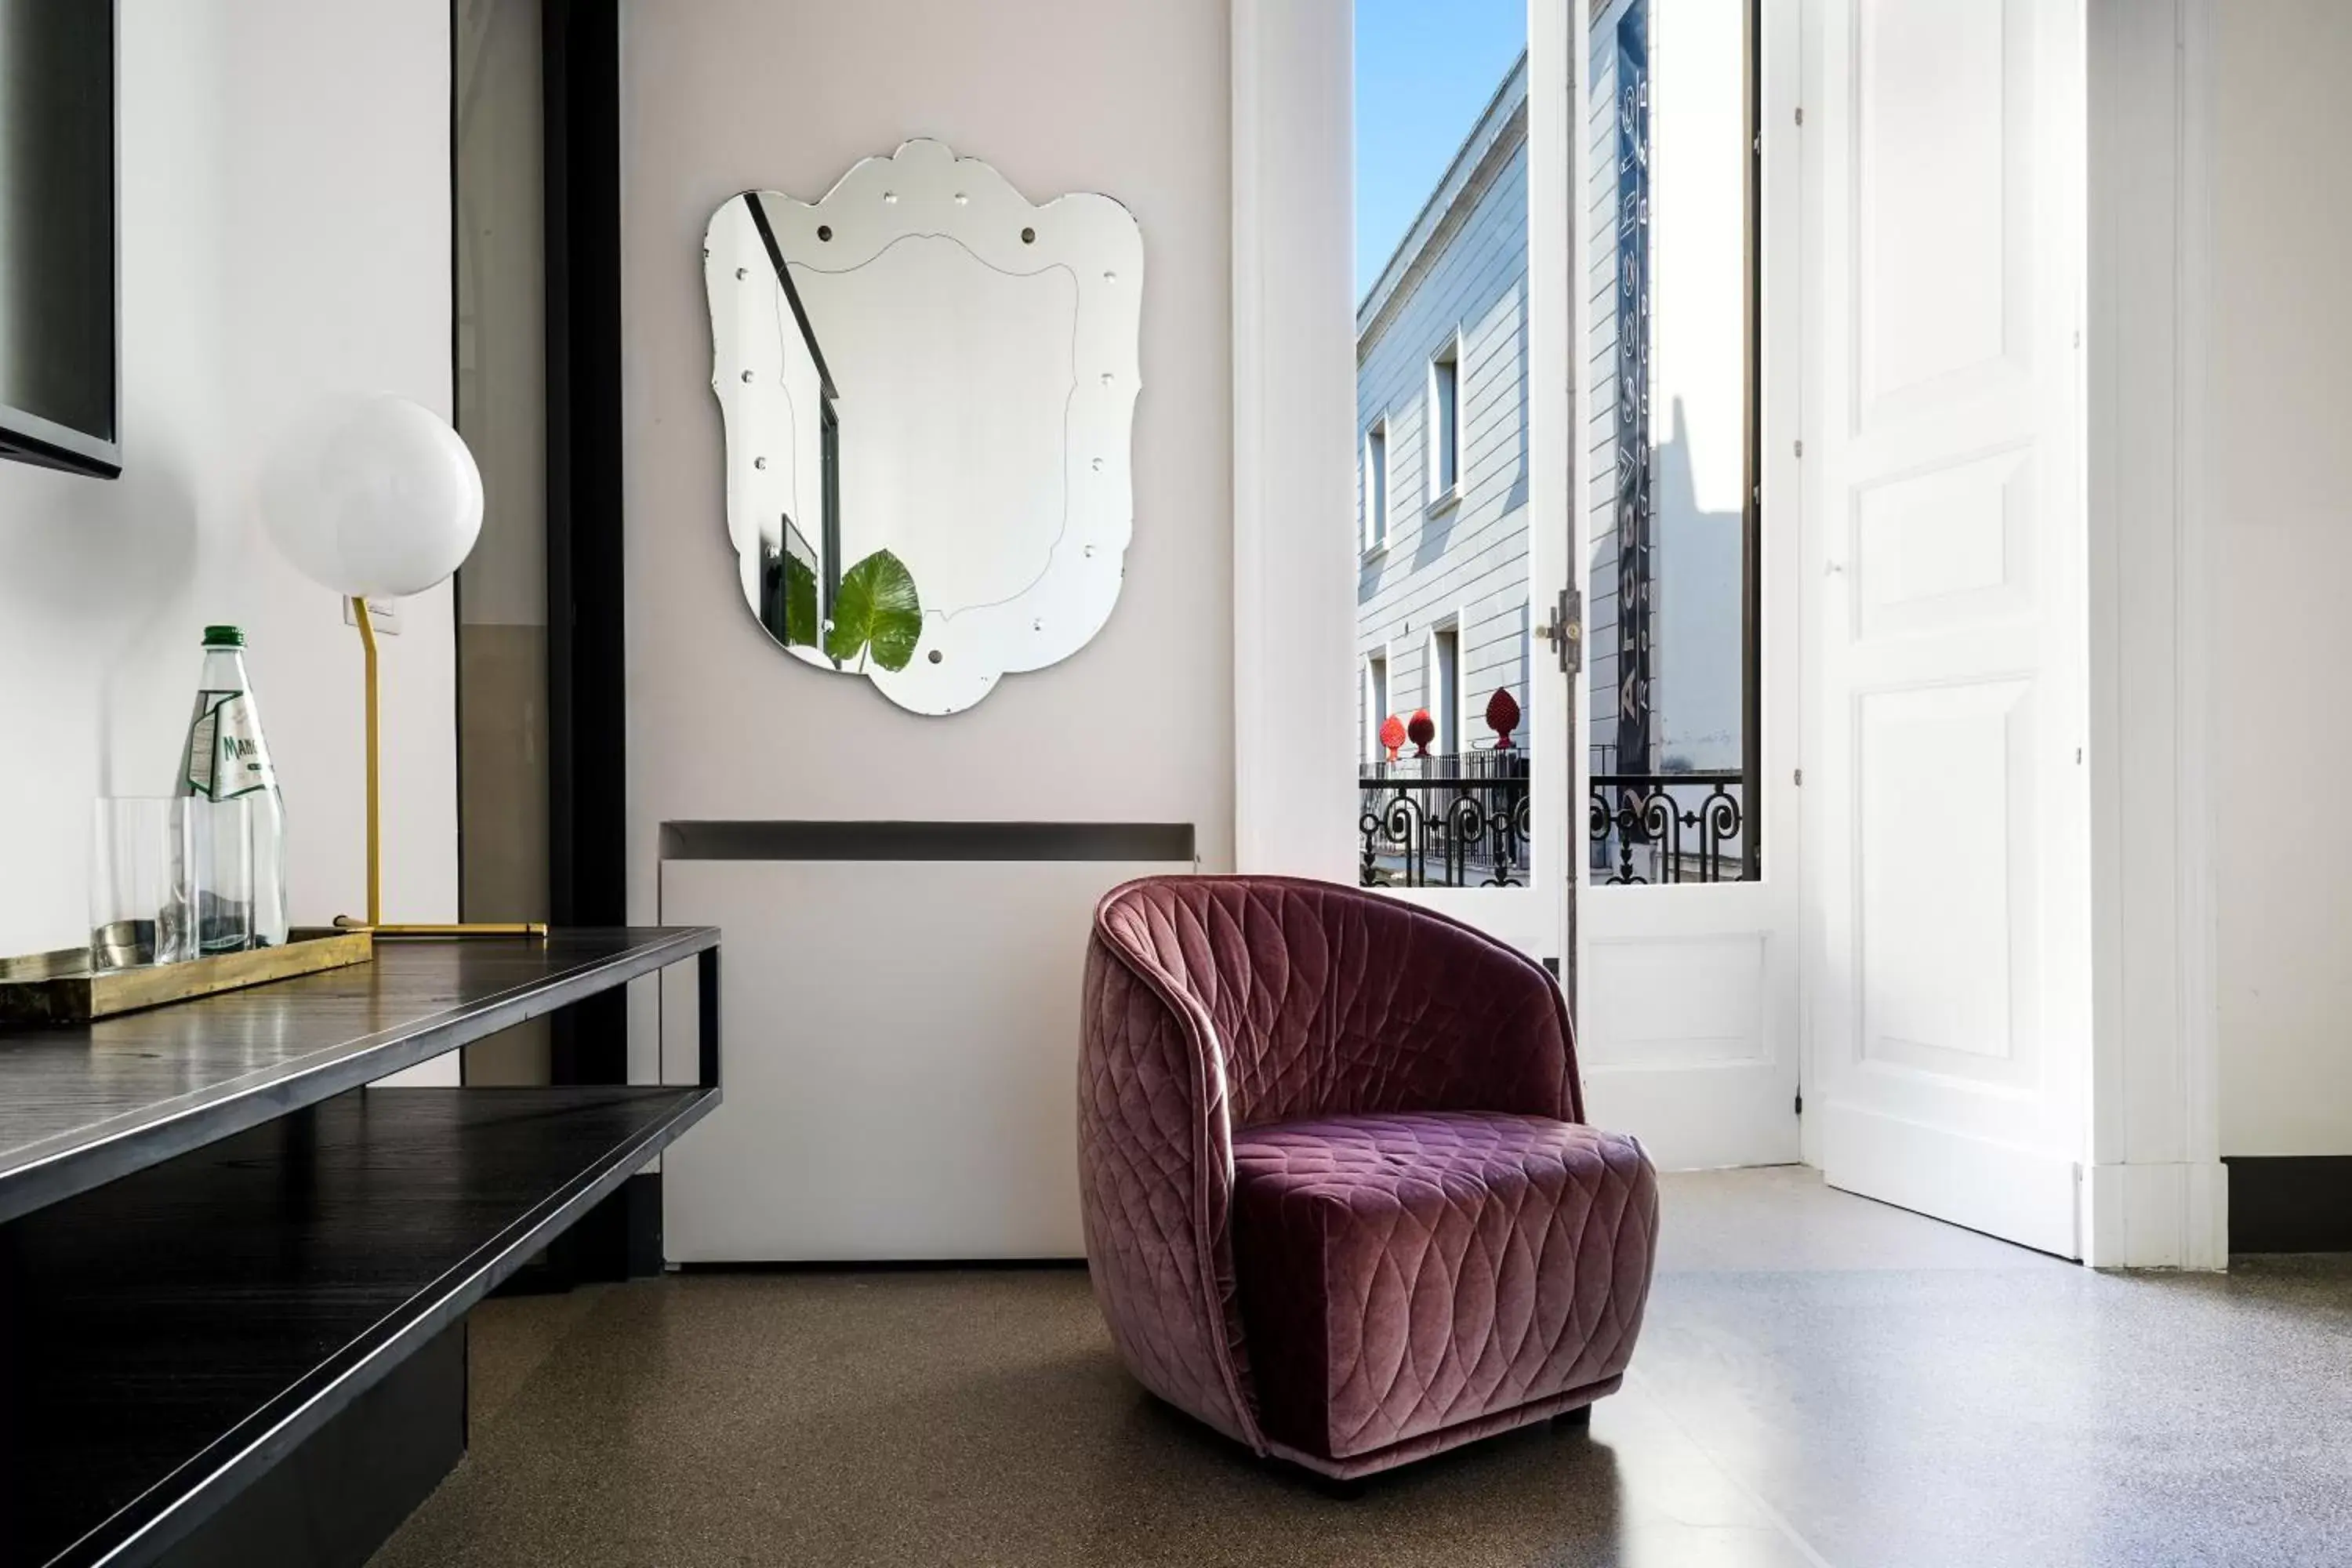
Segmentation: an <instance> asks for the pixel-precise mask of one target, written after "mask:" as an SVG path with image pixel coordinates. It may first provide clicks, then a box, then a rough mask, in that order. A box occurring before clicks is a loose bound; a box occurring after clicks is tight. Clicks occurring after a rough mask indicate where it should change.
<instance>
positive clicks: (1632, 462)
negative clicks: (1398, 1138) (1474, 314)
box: [1586, 0, 1756, 882]
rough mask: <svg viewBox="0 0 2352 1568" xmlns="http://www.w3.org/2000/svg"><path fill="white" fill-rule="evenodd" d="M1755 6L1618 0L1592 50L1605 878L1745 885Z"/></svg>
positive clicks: (1592, 618)
mask: <svg viewBox="0 0 2352 1568" xmlns="http://www.w3.org/2000/svg"><path fill="white" fill-rule="evenodd" d="M1747 4H1748V0H1671V3H1665V0H1612V3H1611V4H1609V5H1606V6H1605V7H1603V8H1602V9H1601V11H1600V12H1599V13H1598V14H1597V15H1596V16H1595V17H1594V20H1593V24H1592V28H1591V35H1590V45H1591V83H1592V96H1591V101H1590V105H1589V110H1590V114H1591V119H1590V121H1589V122H1588V134H1589V137H1590V140H1589V142H1588V145H1589V146H1590V147H1591V149H1592V150H1593V153H1594V155H1593V156H1592V157H1591V160H1590V161H1589V168H1590V173H1591V182H1592V184H1591V189H1590V190H1588V192H1587V193H1586V195H1587V205H1586V212H1587V215H1588V218H1589V227H1588V233H1589V234H1590V236H1591V258H1590V260H1591V282H1592V285H1593V288H1592V297H1593V300H1594V314H1593V321H1592V332H1593V341H1592V342H1591V344H1590V345H1589V347H1590V357H1589V360H1588V363H1590V364H1591V367H1592V375H1593V381H1592V384H1591V399H1590V404H1589V406H1590V409H1591V415H1592V425H1591V427H1590V428H1589V430H1588V432H1587V437H1588V438H1587V441H1586V447H1587V450H1588V451H1590V452H1591V454H1592V456H1593V458H1594V461H1593V462H1592V464H1591V476H1592V477H1591V489H1590V490H1589V492H1588V496H1587V504H1588V519H1589V524H1590V531H1589V536H1590V539H1591V552H1592V553H1591V574H1592V581H1591V605H1590V607H1589V613H1588V615H1587V617H1586V618H1587V626H1586V640H1587V646H1588V647H1589V648H1590V650H1591V661H1590V665H1589V668H1590V670H1591V691H1590V708H1589V710H1588V711H1589V712H1590V714H1591V719H1590V726H1591V727H1590V731H1589V732H1588V741H1589V743H1590V746H1591V755H1592V773H1593V779H1594V784H1593V811H1592V813H1591V816H1592V823H1593V826H1594V827H1595V829H1596V831H1595V832H1594V833H1593V834H1592V837H1591V866H1592V871H1593V877H1594V879H1595V880H1597V881H1603V882H1610V881H1639V882H1698V881H1719V880H1734V879H1742V878H1747V877H1752V876H1754V875H1755V874H1756V864H1755V858H1754V855H1753V838H1754V836H1753V834H1752V833H1751V832H1750V831H1749V825H1748V820H1747V814H1748V802H1749V800H1750V799H1751V794H1752V792H1751V789H1750V784H1751V782H1752V781H1751V779H1750V777H1749V768H1750V765H1751V758H1750V754H1749V742H1750V740H1751V736H1750V735H1749V733H1748V730H1749V695H1748V694H1749V692H1750V691H1751V690H1752V689H1753V673H1754V664H1755V649H1754V647H1753V645H1752V641H1751V637H1752V632H1753V625H1754V620H1753V616H1751V615H1750V614H1749V603H1748V594H1749V587H1748V559H1749V554H1750V552H1751V551H1752V549H1753V521H1752V510H1751V507H1750V486H1751V483H1752V481H1751V479H1750V474H1751V472H1752V450H1751V445H1752V433H1751V422H1750V409H1751V406H1752V405H1751V398H1750V366H1749V356H1748V347H1749V341H1750V338H1749V332H1750V311H1751V305H1752V300H1753V289H1752V277H1753V272H1752V263H1751V260H1750V251H1749V245H1748V235H1749V177H1750V158H1751V145H1752V142H1751V139H1752V137H1753V134H1754V132H1753V128H1752V125H1751V121H1750V114H1751V110H1750V107H1749V80H1750V75H1749V63H1748V47H1749V43H1748V39H1749V33H1748V11H1747Z"/></svg>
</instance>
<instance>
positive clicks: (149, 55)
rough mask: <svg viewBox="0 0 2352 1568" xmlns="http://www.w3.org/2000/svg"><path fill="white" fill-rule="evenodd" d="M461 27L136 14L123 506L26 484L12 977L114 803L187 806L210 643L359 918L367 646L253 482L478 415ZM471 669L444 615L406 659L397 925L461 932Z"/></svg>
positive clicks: (75, 887) (193, 1) (76, 921)
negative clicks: (365, 415) (337, 433)
mask: <svg viewBox="0 0 2352 1568" xmlns="http://www.w3.org/2000/svg"><path fill="white" fill-rule="evenodd" d="M448 24H449V16H448V9H447V7H446V5H419V4H415V3H414V0H407V3H403V0H337V3H336V4H334V5H317V4H313V3H310V0H122V5H121V209H122V232H121V268H122V271H121V278H122V290H123V293H122V315H121V323H122V425H123V477H122V478H121V479H119V480H116V481H114V482H112V483H102V482H100V481H97V480H93V479H78V478H70V477H67V476H63V475H58V474H52V473H47V472H44V471H42V470H39V469H36V468H24V467H20V466H16V465H0V670H5V676H0V727H5V732H6V733H7V734H8V736H9V737H10V740H11V751H12V752H13V753H14V756H15V761H13V762H12V763H11V765H9V766H8V767H7V768H5V769H0V952H24V951H28V950H33V949H41V948H49V947H61V946H68V945H71V944H73V943H76V942H81V941H84V940H86V939H87V934H88V933H87V902H88V898H87V888H88V858H89V828H88V826H87V824H88V822H89V809H90V807H89V802H90V799H91V797H92V796H93V795H99V794H100V793H115V794H166V793H169V791H170V789H171V787H172V784H173V768H174V765H175V759H176V756H177V753H178V750H179V747H180V744H181V742H182V740H183V737H184V730H185V726H186V723H187V717H188V708H189V704H190V702H191V700H192V699H193V694H194V684H195V679H196V670H197V665H198V662H199V657H198V637H199V636H200V634H201V631H202V628H203V627H204V626H205V624H206V623H207V622H211V621H228V622H235V623H236V624H238V625H240V626H244V627H245V628H246V631H247V637H248V639H249V642H250V651H249V653H248V657H247V663H248V666H249V668H250V669H251V672H252V675H253V680H254V685H255V689H256V692H257V697H258V699H259V700H260V703H261V705H262V710H263V714H264V719H265V722H266V725H267V728H268V736H269V741H270V744H271V747H272V749H273V750H274V752H275V753H276V756H277V761H278V771H279V774H280V777H281V779H282V781H283V784H284V787H285V793H286V801H287V816H288V834H289V840H290V843H289V861H290V866H291V875H290V883H291V894H292V905H293V915H294V918H295V920H296V921H297V922H298V923H317V922H322V921H327V920H329V919H331V918H332V917H333V916H334V915H335V914H337V913H339V912H342V911H348V910H358V909H359V908H360V906H361V903H362V898H363V895H364V889H363V883H362V878H363V870H362V839H361V822H362V806H361V760H362V758H361V744H360V741H361V736H360V704H359V697H360V655H359V647H358V638H357V635H356V634H355V633H354V632H353V631H352V629H351V628H350V627H348V626H344V625H343V622H342V617H341V611H340V608H339V606H338V605H337V603H336V601H335V599H334V598H333V596H332V595H329V594H328V593H326V592H325V591H324V590H322V589H320V588H317V587H314V586H312V585H311V584H310V583H309V582H308V581H306V580H305V579H303V578H301V577H300V576H299V575H298V574H296V573H295V572H294V570H293V569H292V568H291V567H290V566H289V565H287V564H285V563H284V562H282V561H281V560H280V559H279V558H278V555H277V554H276V552H274V551H273V550H272V549H271V548H270V547H269V545H268V543H267V542H266V541H264V540H263V539H262V538H261V537H260V535H259V534H258V532H257V529H256V527H255V525H254V523H253V520H252V518H251V515H250V510H249V508H248V506H247V476H248V474H249V473H250V472H251V470H252V468H254V466H255V465H256V464H257V461H258V460H259V458H260V457H261V455H262V454H263V453H264V452H265V451H266V450H267V448H268V441H269V439H270V438H271V437H272V436H273V434H274V433H275V432H276V431H278V429H279V428H281V427H282V426H284V425H285V423H286V422H288V421H289V419H291V418H292V417H293V416H296V415H297V414H299V412H300V411H301V410H302V409H304V408H305V407H306V406H308V405H310V404H312V403H313V402H315V401H316V400H317V399H318V398H319V397H320V396H321V395H326V394H330V393H334V392H341V391H375V390H389V391H394V392H399V393H403V394H405V395H408V396H410V397H413V398H415V399H417V400H418V401H420V402H423V403H425V404H426V405H429V406H431V407H433V408H436V409H437V410H439V411H441V412H442V413H444V414H446V413H447V412H448V410H449V402H450V384H449V383H450V374H449V319H450V318H449V139H448V121H449V78H448V52H449V27H448ZM451 650H452V643H451V629H450V619H449V595H448V590H447V589H446V588H444V589H440V590H436V592H434V593H431V594H427V595H422V596H420V597H419V598H417V599H415V600H413V601H411V602H409V603H407V604H405V605H404V606H403V607H402V635H401V636H400V637H395V638H390V639H387V640H386V642H385V644H384V651H383V679H384V711H383V735H384V761H385V769H386V774H385V795H384V832H385V841H386V846H387V853H386V858H385V864H384V900H385V905H386V909H387V911H388V912H389V913H390V914H391V915H393V916H394V918H399V919H408V920H441V919H449V918H453V917H454V915H455V913H456V903H457V828H456V793H455V792H456V784H455V765H454V764H455V757H454V741H455V729H454V725H453V722H452V717H453V712H454V707H453V695H452V693H453V679H454V676H453V661H452V651H451ZM454 1059H455V1058H451V1060H452V1061H454Z"/></svg>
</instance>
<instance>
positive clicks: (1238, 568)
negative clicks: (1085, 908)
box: [1233, 0, 1395, 884]
mask: <svg viewBox="0 0 2352 1568" xmlns="http://www.w3.org/2000/svg"><path fill="white" fill-rule="evenodd" d="M1233 73H1234V79H1233V97H1234V121H1233V131H1234V149H1233V182H1234V235H1233V245H1234V304H1233V310H1234V868H1235V869H1237V870H1242V871H1257V872H1281V873H1286V874H1289V875H1294V876H1301V877H1319V878H1322V879H1325V880H1328V881H1333V882H1346V883H1349V884H1352V883H1353V882H1354V881H1355V880H1356V877H1357V853H1358V851H1357V836H1356V817H1357V805H1356V795H1357V786H1356V771H1357V761H1356V759H1357V755H1358V752H1359V750H1360V748H1359V747H1358V745H1357V743H1356V722H1357V718H1356V716H1357V696H1356V692H1355V689H1354V688H1355V684H1356V680H1355V675H1354V668H1355V660H1354V659H1353V658H1352V657H1349V656H1350V655H1352V653H1353V650H1354V649H1355V647H1356V592H1355V584H1356V566H1357V557H1358V550H1357V539H1356V530H1355V529H1354V528H1353V527H1352V526H1346V525H1344V523H1342V521H1341V520H1352V519H1353V518H1354V517H1355V515H1356V473H1355V468H1356V314H1355V310H1354V300H1355V267H1354V255H1353V235H1352V231H1351V227H1350V225H1349V205H1350V195H1349V175H1350V171H1351V170H1352V169H1353V167H1354V163H1355V149H1354V145H1353V141H1352V138H1353V133H1354V117H1353V114H1352V107H1353V104H1354V99H1355V12H1354V8H1353V5H1351V4H1350V0H1233ZM1391 488H1393V487H1391ZM1390 504H1391V506H1393V505H1394V504H1395V497H1394V495H1393V494H1391V497H1390ZM1307 517H1328V518H1331V519H1333V520H1334V521H1335V526H1333V527H1330V528H1319V529H1318V528H1298V527H1295V526H1286V524H1287V523H1290V522H1292V521H1294V520H1296V519H1298V518H1307ZM1335 650H1339V651H1338V652H1337V653H1335ZM1390 678H1391V679H1394V678H1395V672H1394V670H1393V668H1392V669H1391V672H1390Z"/></svg>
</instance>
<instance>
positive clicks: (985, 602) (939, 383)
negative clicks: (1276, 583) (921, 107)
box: [703, 142, 1143, 713]
mask: <svg viewBox="0 0 2352 1568" xmlns="http://www.w3.org/2000/svg"><path fill="white" fill-rule="evenodd" d="M703 256H704V263H703V265H704V273H705V279H706V283H707V285H708V288H709V295H710V328H711V337H712V342H713V353H712V380H711V387H712V390H714V391H715V392H717V393H718V395H719V410H720V413H721V415H722V416H723V419H724V422H725V426H726V437H727V528H728V533H729V535H730V538H731V539H732V541H733V542H734V546H735V555H736V561H737V563H738V570H739V573H740V577H741V581H742V590H743V598H744V602H745V603H746V604H747V605H750V606H751V612H752V614H753V615H755V616H758V618H759V621H760V624H761V626H763V627H765V628H766V630H767V632H768V635H769V636H770V637H772V638H773V639H774V640H775V641H776V642H777V643H778V644H779V645H780V646H781V647H783V649H784V650H785V651H786V652H788V653H790V654H792V655H793V657H794V658H799V659H802V660H803V661H805V662H806V663H809V664H812V665H814V666H816V667H817V668H820V669H827V670H837V671H839V672H840V673H843V674H845V675H860V676H864V677H866V678H867V679H871V680H872V681H873V682H874V683H875V685H877V686H878V687H880V688H881V689H882V691H883V693H884V694H885V695H886V696H887V697H888V698H889V699H890V700H891V701H893V702H896V703H898V705H899V706H900V707H902V708H906V709H909V710H913V711H915V712H918V713H955V712H960V711H961V710H964V709H966V708H969V707H971V705H972V704H974V703H975V702H978V701H979V700H981V699H982V698H983V697H985V696H987V695H988V693H989V691H990V689H992V687H994V686H995V684H996V682H997V680H998V679H999V678H1001V677H1002V676H1003V675H1004V674H1006V673H1007V672H1017V671H1024V670H1033V669H1042V668H1045V666H1047V665H1050V664H1053V663H1055V662H1056V661H1058V660H1060V659H1064V658H1068V657H1069V656H1070V655H1071V654H1073V653H1076V651H1077V650H1078V649H1079V648H1081V647H1085V646H1086V645H1087V641H1088V639H1090V638H1092V637H1093V636H1094V635H1095V633H1096V632H1097V631H1098V630H1099V629H1101V627H1102V625H1103V623H1104V622H1105V621H1106V620H1108V618H1109V616H1110V612H1111V606H1112V605H1114V604H1115V603H1116V602H1117V601H1118V586H1119V578H1120V576H1121V574H1122V571H1123V563H1124V559H1125V556H1126V552H1127V541H1128V534H1129V528H1130V525H1131V523H1132V521H1133V517H1134V487H1133V483H1132V479H1131V477H1130V470H1129V446H1130V441H1131V437H1132V432H1133V425H1134V413H1135V396H1136V393H1137V391H1138V389H1139V385H1140V383H1139V375H1138V360H1137V337H1138V331H1139V322H1140V319H1141V318H1140V309H1139V305H1140V300H1141V299H1142V290H1143V237H1142V235H1141V233H1140V232H1139V230H1138V229H1137V227H1136V223H1135V219H1134V217H1133V216H1132V215H1131V214H1129V212H1128V210H1127V209H1126V208H1125V207H1123V206H1121V205H1118V203H1117V202H1115V201H1112V200H1111V199H1110V198H1108V196H1099V195H1066V196H1063V197H1061V198H1059V199H1058V200H1055V201H1051V202H1047V203H1045V205H1042V206H1038V205H1031V204H1030V203H1029V202H1028V201H1027V200H1026V199H1025V198H1024V197H1023V196H1022V195H1021V194H1020V193H1019V192H1018V191H1015V190H1014V189H1013V186H1012V185H1011V184H1009V183H1008V182H1007V181H1006V180H1005V179H1004V177H1003V175H1001V174H998V173H997V172H996V171H995V170H994V169H992V168H991V167H989V166H988V165H987V164H986V163H981V162H980V161H978V160H977V159H971V158H958V157H957V156H955V154H954V153H951V152H950V151H949V150H948V149H947V148H946V147H945V146H943V145H941V144H940V143H939V142H908V143H907V144H906V145H904V146H902V147H900V148H899V149H898V152H897V153H894V154H892V155H891V156H890V157H887V158H868V159H866V161H865V162H863V163H859V164H858V165H857V166H856V168H854V169H852V170H850V171H849V173H848V174H846V175H845V176H844V177H843V178H842V180H841V183H840V184H836V185H835V186H834V188H833V189H832V190H831V191H829V192H827V193H826V194H825V195H824V199H822V200H821V201H818V202H817V203H815V204H814V205H810V204H808V203H805V202H799V201H794V200H793V198H792V197H790V196H784V195H777V194H776V193H775V192H773V191H747V192H745V193H744V194H743V195H739V196H736V197H733V198H732V199H730V201H728V202H727V204H726V205H723V206H721V207H720V208H719V211H718V213H717V214H716V215H715V216H713V217H712V218H711V220H710V230H709V237H708V240H707V242H706V244H705V247H704V251H703Z"/></svg>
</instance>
